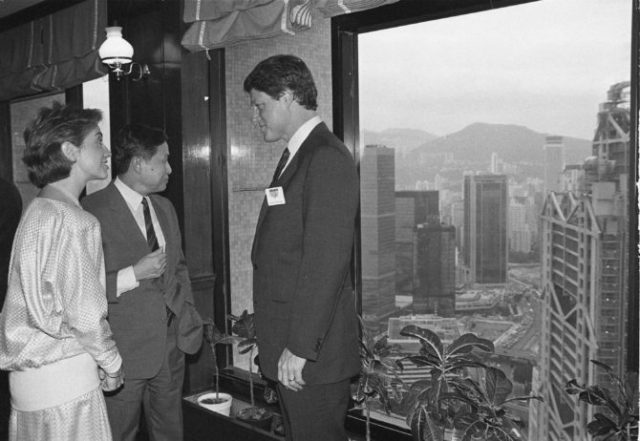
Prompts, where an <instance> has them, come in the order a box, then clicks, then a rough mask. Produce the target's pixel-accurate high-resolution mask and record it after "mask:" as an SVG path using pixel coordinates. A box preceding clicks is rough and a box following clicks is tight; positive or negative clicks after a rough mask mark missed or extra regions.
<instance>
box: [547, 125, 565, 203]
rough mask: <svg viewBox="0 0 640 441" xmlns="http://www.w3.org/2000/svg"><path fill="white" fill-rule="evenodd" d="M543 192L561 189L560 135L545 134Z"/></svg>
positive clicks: (561, 155)
mask: <svg viewBox="0 0 640 441" xmlns="http://www.w3.org/2000/svg"><path fill="white" fill-rule="evenodd" d="M543 150H544V192H545V194H547V193H549V192H550V191H560V190H561V189H562V187H561V185H562V181H561V179H560V178H561V175H562V170H564V140H563V138H562V136H547V137H546V138H545V142H544V147H543Z"/></svg>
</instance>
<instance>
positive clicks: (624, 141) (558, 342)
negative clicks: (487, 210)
mask: <svg viewBox="0 0 640 441" xmlns="http://www.w3.org/2000/svg"><path fill="white" fill-rule="evenodd" d="M628 87H629V83H619V84H615V85H613V86H612V87H611V88H610V90H609V94H608V101H607V102H606V103H604V104H602V105H601V106H600V111H599V113H598V127H597V130H596V134H595V137H594V140H593V156H592V157H590V158H588V159H587V160H586V161H585V163H584V172H585V177H584V182H583V185H584V188H580V190H579V191H578V192H577V193H572V192H567V193H563V194H555V193H552V194H549V195H547V199H546V202H545V205H544V208H543V212H542V294H543V303H542V314H543V317H542V332H541V351H540V360H539V364H538V367H537V372H536V375H534V378H536V379H537V381H536V383H537V384H534V393H536V394H540V395H542V396H543V398H544V400H545V403H544V405H539V404H537V403H534V404H533V405H532V406H531V408H530V410H531V414H530V432H529V435H530V436H529V438H530V439H535V440H538V439H540V440H542V439H544V440H551V441H556V440H557V441H560V440H562V441H564V440H573V441H582V440H585V439H588V435H587V431H586V427H587V422H588V421H589V420H590V418H591V414H590V412H591V410H590V409H589V408H588V407H586V406H585V405H583V404H578V403H577V402H576V397H573V396H569V395H567V394H566V393H564V390H563V388H564V385H565V383H566V382H567V381H569V380H571V379H576V380H577V382H578V383H579V384H598V385H600V386H601V387H603V388H607V387H610V383H609V382H608V381H605V380H606V376H605V373H604V372H602V371H600V370H597V369H596V368H595V366H594V365H593V364H592V363H590V362H589V360H592V359H594V360H598V361H600V362H602V363H605V364H607V365H608V366H610V367H611V368H612V369H613V372H614V373H616V374H618V375H621V374H623V372H624V360H625V354H624V350H623V348H625V347H626V345H625V329H626V321H627V311H626V310H625V305H627V301H628V300H627V299H628V295H629V292H628V283H627V280H628V261H627V258H628V256H627V250H628V246H629V244H628V240H629V239H628V234H627V232H628V231H629V225H628V217H629V215H628V208H627V207H628V190H627V180H628V178H629V167H628V152H629V148H630V145H629V130H630V126H631V124H630V113H629V109H628V107H627V106H626V105H625V104H626V103H625V100H624V96H625V89H627V90H628ZM636 295H637V293H636Z"/></svg>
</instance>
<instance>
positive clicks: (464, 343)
mask: <svg viewBox="0 0 640 441" xmlns="http://www.w3.org/2000/svg"><path fill="white" fill-rule="evenodd" d="M474 348H477V349H481V350H483V351H487V352H494V351H495V348H494V345H493V342H492V341H491V340H487V339H484V338H480V337H478V336H477V335H475V334H472V333H467V334H463V335H461V336H460V337H458V338H457V339H456V340H455V341H454V342H453V343H451V344H450V345H449V346H448V347H447V351H446V353H447V354H448V355H453V354H467V353H469V352H471V351H472V350H473V349H474Z"/></svg>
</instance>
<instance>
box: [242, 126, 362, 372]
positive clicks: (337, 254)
mask: <svg viewBox="0 0 640 441" xmlns="http://www.w3.org/2000/svg"><path fill="white" fill-rule="evenodd" d="M273 186H281V187H282V188H283V190H284V196H285V202H286V203H285V204H283V205H273V206H269V205H268V204H267V202H266V199H265V201H264V202H263V204H262V209H261V211H260V216H259V218H258V223H257V227H256V234H255V238H254V242H253V248H252V253H251V254H252V263H253V268H254V276H253V302H254V312H255V323H256V334H257V338H258V351H259V358H260V368H261V370H262V372H263V374H264V375H265V376H266V377H267V378H271V379H273V380H277V372H278V370H277V363H278V359H279V357H280V355H281V354H282V351H283V349H284V348H285V347H286V348H288V349H289V350H290V351H291V352H293V353H294V354H295V355H297V356H299V357H303V358H306V359H307V360H308V361H307V363H306V365H305V367H304V370H303V374H302V376H303V379H304V380H305V381H306V382H307V383H308V384H328V383H334V382H337V381H341V380H345V379H347V378H350V377H352V376H354V375H356V374H357V373H358V371H359V368H360V359H359V347H358V345H359V342H358V332H359V331H358V320H357V315H356V308H355V296H354V293H353V286H352V281H351V277H350V268H351V256H352V248H353V238H354V231H355V220H356V214H357V210H358V203H359V192H358V190H359V184H358V177H357V172H356V168H355V164H354V161H353V158H352V156H351V154H350V153H349V151H348V150H347V148H346V147H345V146H344V144H342V142H340V140H339V139H338V138H337V137H336V136H335V135H334V134H333V133H331V132H330V131H329V129H328V128H327V126H326V125H325V124H324V123H320V124H319V125H317V126H316V127H315V128H314V129H313V130H312V132H311V133H310V134H309V136H308V137H307V139H306V140H305V141H304V142H303V143H302V145H301V146H300V149H299V150H298V152H297V153H296V154H295V155H294V157H293V158H292V159H291V162H290V163H289V165H288V166H287V168H286V169H285V170H284V172H283V173H282V175H281V176H280V178H279V179H278V180H277V181H276V183H275V184H274V185H273Z"/></svg>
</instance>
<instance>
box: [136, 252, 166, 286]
mask: <svg viewBox="0 0 640 441" xmlns="http://www.w3.org/2000/svg"><path fill="white" fill-rule="evenodd" d="M166 268H167V254H166V253H165V252H164V251H162V250H161V249H160V248H158V249H157V250H155V251H153V252H152V253H149V254H147V255H146V256H144V257H143V258H142V259H140V260H139V261H138V263H136V264H135V265H133V273H134V274H135V276H136V280H138V281H140V280H144V279H156V278H158V277H160V276H161V275H162V274H163V273H164V270H165V269H166Z"/></svg>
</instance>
